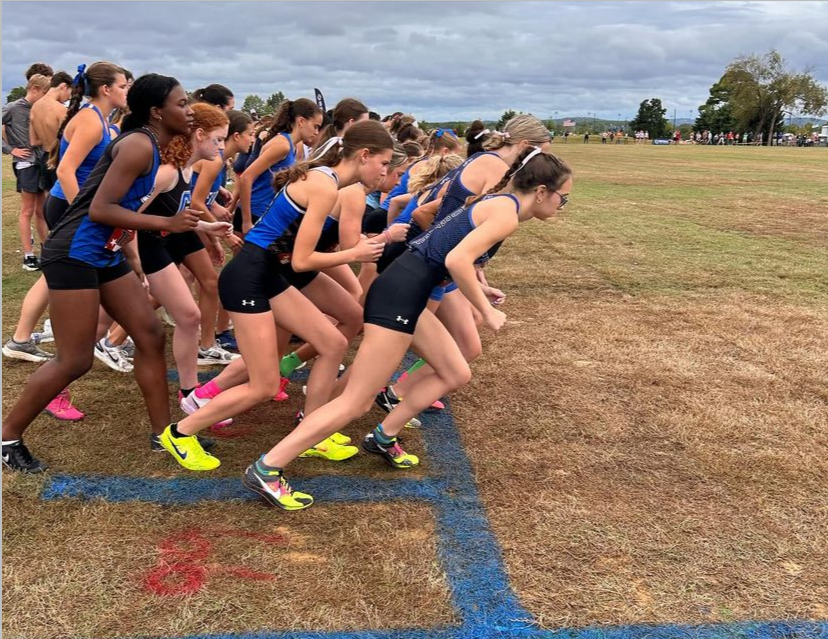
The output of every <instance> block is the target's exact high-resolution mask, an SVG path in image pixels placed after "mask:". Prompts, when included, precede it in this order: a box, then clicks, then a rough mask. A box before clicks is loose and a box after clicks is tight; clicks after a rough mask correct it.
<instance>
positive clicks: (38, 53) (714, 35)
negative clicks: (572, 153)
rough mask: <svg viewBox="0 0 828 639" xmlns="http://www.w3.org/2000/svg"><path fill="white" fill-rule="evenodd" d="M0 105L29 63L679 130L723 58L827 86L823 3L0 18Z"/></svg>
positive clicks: (311, 8) (107, 7) (71, 9)
mask: <svg viewBox="0 0 828 639" xmlns="http://www.w3.org/2000/svg"><path fill="white" fill-rule="evenodd" d="M2 18H3V27H2V29H3V96H4V97H3V100H4V101H5V94H6V93H7V92H8V91H9V90H10V89H11V88H12V87H14V86H17V85H20V84H22V83H23V72H24V70H25V69H26V67H27V66H28V65H29V64H30V63H31V62H33V61H35V60H38V61H41V60H42V61H46V62H49V63H50V64H51V65H53V66H54V68H55V69H65V70H68V71H70V72H72V73H73V74H74V70H75V68H76V67H77V65H78V64H80V63H82V62H86V63H91V62H94V61H95V60H98V59H108V60H111V61H113V62H117V63H119V64H121V65H123V66H125V67H127V68H129V69H131V70H132V71H133V72H135V73H136V75H139V74H141V73H144V72H149V71H152V72H157V73H163V74H166V75H173V76H175V77H177V78H178V79H179V80H180V81H181V83H182V84H183V85H184V86H185V87H186V88H187V89H191V90H192V89H196V88H198V87H201V86H204V85H206V84H209V83H211V82H219V83H222V84H226V85H227V86H229V87H230V88H231V89H232V90H233V92H234V93H235V94H236V96H237V98H238V99H239V105H241V100H242V99H243V98H244V97H245V96H246V95H247V94H249V93H258V94H260V95H262V96H263V97H265V98H266V97H267V96H268V95H270V94H271V93H274V92H276V91H282V92H283V93H284V94H285V95H287V96H288V97H291V98H295V97H301V96H308V97H313V87H319V88H320V89H322V91H323V92H324V94H325V97H326V99H327V101H328V103H329V104H331V105H332V104H333V103H334V102H336V100H338V99H340V98H342V97H345V96H349V95H352V96H355V97H358V98H360V99H362V100H363V101H364V102H365V103H366V104H368V105H369V107H370V108H371V109H373V110H375V111H378V112H379V113H381V114H383V115H384V114H387V113H390V112H392V111H397V110H401V111H407V112H411V113H413V114H414V115H416V116H417V117H419V118H421V119H425V120H430V121H438V120H447V119H455V118H456V119H473V118H475V117H482V118H497V117H499V116H500V114H501V113H502V112H503V111H504V110H506V109H515V110H522V111H526V112H531V113H534V114H535V115H537V116H539V117H542V118H547V117H565V116H575V115H585V114H588V113H597V115H598V117H606V118H609V119H615V118H617V117H618V115H619V114H621V115H622V117H624V118H626V117H631V116H632V115H634V114H635V112H636V111H637V108H638V104H639V103H640V102H641V101H642V100H644V99H647V98H651V97H658V98H661V99H662V101H663V103H664V106H665V107H667V108H668V109H669V112H668V115H670V116H672V115H673V109H676V111H677V115H678V117H679V118H683V117H690V115H691V111H692V112H693V113H695V109H696V108H697V107H698V105H700V104H702V103H704V101H705V100H706V99H707V95H708V89H709V87H710V85H711V84H712V83H713V82H715V81H716V80H717V79H718V78H719V77H720V76H721V75H722V73H723V71H724V69H725V67H726V66H727V64H728V63H729V62H730V61H731V60H733V59H734V58H735V57H737V56H739V55H742V54H748V53H764V52H766V51H768V50H769V49H770V48H771V47H775V48H777V49H778V50H779V51H780V52H781V53H782V55H783V56H784V57H785V58H786V60H787V61H788V63H789V65H790V66H791V67H793V68H795V69H798V70H801V69H804V68H805V67H808V66H811V67H813V74H814V76H815V77H816V78H817V80H818V81H820V82H821V83H823V84H826V85H828V36H826V31H825V25H826V24H828V2H318V3H316V2H313V3H312V2H302V3H300V2H3V5H2Z"/></svg>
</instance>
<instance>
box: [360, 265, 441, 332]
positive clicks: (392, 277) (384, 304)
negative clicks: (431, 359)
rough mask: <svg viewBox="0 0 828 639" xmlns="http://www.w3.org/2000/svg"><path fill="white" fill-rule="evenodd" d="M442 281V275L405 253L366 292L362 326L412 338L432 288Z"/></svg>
mask: <svg viewBox="0 0 828 639" xmlns="http://www.w3.org/2000/svg"><path fill="white" fill-rule="evenodd" d="M443 279H444V274H443V273H441V272H440V271H438V270H437V269H435V268H434V267H432V266H429V265H428V264H426V262H425V261H424V260H423V259H422V258H420V257H419V256H417V255H415V254H414V253H411V252H410V251H406V252H405V253H403V254H402V255H400V257H398V258H397V259H396V260H394V263H393V264H391V265H390V266H389V267H388V268H387V269H385V271H384V272H383V273H382V274H381V275H380V276H379V277H378V278H377V279H376V280H374V283H373V284H371V288H369V289H368V297H367V298H366V299H365V323H366V324H375V325H376V326H382V327H383V328H387V329H389V330H392V331H397V332H399V333H407V334H409V335H413V334H414V329H415V328H417V320H418V319H419V318H420V315H421V314H422V312H423V311H424V310H425V307H426V304H428V298H429V295H430V294H431V291H432V289H433V288H434V287H435V286H436V285H437V284H439V283H440V282H441V281H443Z"/></svg>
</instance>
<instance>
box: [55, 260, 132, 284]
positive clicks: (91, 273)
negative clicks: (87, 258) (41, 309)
mask: <svg viewBox="0 0 828 639" xmlns="http://www.w3.org/2000/svg"><path fill="white" fill-rule="evenodd" d="M42 268H43V275H44V276H45V277H46V285H47V286H48V287H49V288H50V289H51V290H53V291H70V290H82V289H90V288H100V287H101V285H103V284H106V283H107V282H112V281H114V280H117V279H119V278H121V277H123V276H124V275H127V274H129V273H132V272H133V271H132V268H131V267H130V265H129V263H128V262H127V261H126V260H124V261H123V262H121V263H120V264H116V265H115V266H105V267H102V268H97V267H95V266H91V265H89V264H86V263H84V262H81V261H80V260H76V259H73V258H71V257H64V258H62V259H59V260H55V261H54V262H48V263H46V264H44V265H43V267H42Z"/></svg>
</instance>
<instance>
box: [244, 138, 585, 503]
mask: <svg viewBox="0 0 828 639" xmlns="http://www.w3.org/2000/svg"><path fill="white" fill-rule="evenodd" d="M571 186H572V180H571V174H570V170H569V168H568V167H567V166H566V165H565V164H564V163H563V162H562V161H561V160H559V159H558V158H556V157H555V156H553V155H549V154H547V153H542V152H541V150H540V149H539V148H538V149H533V148H527V149H525V150H524V151H523V152H522V153H521V154H520V155H519V156H518V157H517V158H516V160H515V162H514V164H513V165H512V167H511V168H510V169H509V170H508V172H507V173H506V175H505V176H504V177H503V179H502V180H501V181H500V182H499V183H498V184H496V185H494V187H493V188H492V189H491V190H490V193H489V194H488V195H486V196H483V197H481V198H478V199H477V200H476V201H475V202H473V203H472V204H471V205H469V206H467V207H463V208H461V209H458V210H456V211H454V212H453V213H452V214H451V215H448V216H447V217H446V218H444V220H443V221H442V222H441V223H440V224H437V225H435V226H434V227H433V228H431V229H429V231H428V232H426V233H424V234H423V235H421V236H420V237H418V238H416V239H415V240H413V241H412V242H411V250H410V251H409V252H407V253H405V254H403V255H402V256H400V258H399V259H397V260H396V261H395V262H394V263H393V264H392V265H391V266H390V267H389V268H388V269H387V270H386V271H385V272H383V274H382V275H380V277H379V278H378V279H377V281H376V282H375V283H374V285H373V286H372V287H371V290H370V292H369V294H368V299H367V301H366V304H365V333H364V337H363V340H362V343H361V344H360V347H359V350H358V351H357V354H356V358H355V360H354V363H353V365H352V366H351V368H350V375H349V376H348V379H347V382H346V383H345V385H344V388H343V389H342V390H341V394H340V395H339V396H338V397H337V398H336V399H333V400H331V401H330V402H329V403H328V404H326V405H324V406H322V407H321V408H319V409H318V410H316V411H314V412H313V413H312V414H310V415H308V416H307V417H306V418H305V419H304V421H302V423H301V424H299V426H298V427H297V428H295V429H294V430H293V431H292V432H291V433H290V434H288V435H287V436H286V437H285V438H284V439H282V441H280V442H279V443H278V444H277V445H276V446H275V447H274V448H273V449H271V450H270V451H269V452H268V453H267V454H266V455H264V456H262V458H261V459H259V461H257V462H256V463H255V464H254V465H253V466H251V467H249V468H248V469H247V471H246V473H245V480H244V481H245V485H246V486H247V487H248V488H250V489H251V490H253V491H254V492H256V493H258V494H260V495H261V496H263V497H264V498H265V499H266V500H267V501H268V502H269V503H270V504H272V505H274V506H277V507H281V508H285V503H284V501H283V499H282V495H283V494H284V491H285V488H284V487H285V486H286V482H284V468H285V467H286V466H287V465H288V464H289V463H290V462H291V461H292V460H293V459H295V458H296V457H297V456H298V455H299V454H300V453H301V452H302V451H303V450H305V449H306V448H307V446H309V445H312V444H313V442H315V441H318V440H320V439H323V438H324V437H326V436H327V435H328V434H330V433H332V432H335V431H336V430H338V429H340V428H342V427H343V426H345V425H346V424H348V423H349V422H351V421H353V420H355V419H357V418H359V417H360V416H362V415H363V414H365V412H367V410H368V409H369V408H370V406H371V403H372V398H373V397H374V394H375V392H376V388H377V387H378V386H379V385H380V384H383V383H384V381H385V380H386V379H388V378H390V376H391V375H392V373H393V372H394V370H395V369H396V368H397V366H398V365H399V362H400V361H401V360H402V358H403V357H404V355H405V353H406V351H407V350H408V349H409V348H411V349H413V350H414V351H415V352H418V353H419V354H420V355H422V356H423V357H425V358H426V359H427V360H428V361H429V362H431V364H432V366H433V372H431V373H430V374H429V375H428V376H427V377H425V378H423V379H422V380H421V383H420V384H418V385H417V386H416V387H415V388H414V389H413V391H412V393H411V394H410V396H409V397H407V398H406V401H405V402H404V403H401V404H400V405H399V406H397V407H396V408H395V409H394V411H393V412H392V413H391V414H390V415H389V416H388V418H387V419H386V420H385V421H384V422H383V423H381V424H379V425H378V426H377V427H376V428H375V429H374V430H373V431H372V432H371V433H369V434H368V435H367V436H366V437H365V439H364V441H363V444H362V446H363V448H364V449H365V450H366V451H367V452H370V453H373V454H376V455H379V456H381V457H382V458H383V459H384V460H385V461H387V462H388V463H389V464H390V465H391V466H392V467H394V468H399V469H407V468H412V467H414V466H416V465H417V464H418V463H419V459H418V458H417V457H416V456H415V455H412V454H409V453H407V452H405V451H404V450H403V449H402V447H401V446H400V443H399V440H398V438H397V435H398V434H399V432H400V431H401V430H402V428H403V426H404V425H405V423H406V422H407V421H408V420H409V419H410V418H411V417H413V416H414V415H416V414H417V413H418V412H420V411H421V410H423V409H425V408H426V407H428V406H429V405H430V404H431V402H433V401H434V399H436V398H437V397H440V396H441V395H443V394H445V393H447V392H450V391H452V390H455V389H457V388H460V387H461V386H463V385H464V384H466V383H467V382H468V381H469V379H470V377H471V373H470V370H469V365H468V363H467V362H466V360H465V358H464V357H463V354H462V353H461V352H460V350H459V348H458V346H457V343H456V342H455V341H454V340H453V339H452V337H451V335H450V334H449V333H448V331H447V330H446V328H445V326H443V325H442V324H441V323H440V322H439V320H437V318H436V317H434V315H433V314H432V313H431V312H430V311H429V310H427V309H426V304H427V302H428V297H429V294H430V293H431V289H432V288H433V287H434V286H435V285H437V284H439V283H440V282H443V281H445V280H447V279H452V280H453V281H455V282H457V284H458V286H459V287H460V290H461V291H462V293H463V294H464V295H467V296H468V298H469V299H470V300H471V303H473V304H474V306H475V308H477V309H478V311H479V312H480V313H481V315H482V316H483V318H484V321H485V323H486V325H487V326H489V327H490V328H491V329H492V330H494V331H497V330H499V329H500V328H501V327H502V326H503V324H504V322H505V320H506V316H505V315H504V314H503V313H502V312H501V311H499V310H498V309H496V308H493V307H492V305H491V304H490V303H489V302H488V300H487V299H486V297H485V296H484V295H483V293H482V291H481V290H480V286H479V284H478V281H477V277H476V275H475V270H476V265H477V264H479V263H480V262H482V261H485V260H487V259H488V258H489V255H488V251H489V250H490V249H491V247H492V246H494V245H496V244H499V243H501V242H503V240H505V239H506V238H507V237H508V236H509V235H511V234H512V233H514V232H515V231H516V230H517V228H518V225H519V223H520V222H525V221H527V220H530V219H533V218H536V219H538V220H542V221H545V220H549V219H551V218H553V217H554V216H555V215H556V214H557V212H558V209H559V208H560V205H561V196H562V195H563V196H567V195H568V194H569V191H570V189H571ZM261 477H266V478H267V480H266V481H261V479H260V478H261ZM300 495H301V496H300ZM293 497H294V501H295V502H296V503H291V506H292V508H294V509H297V510H298V509H301V508H307V507H308V506H310V505H311V504H312V503H313V498H312V497H311V496H310V495H307V494H300V493H295V492H294V493H293Z"/></svg>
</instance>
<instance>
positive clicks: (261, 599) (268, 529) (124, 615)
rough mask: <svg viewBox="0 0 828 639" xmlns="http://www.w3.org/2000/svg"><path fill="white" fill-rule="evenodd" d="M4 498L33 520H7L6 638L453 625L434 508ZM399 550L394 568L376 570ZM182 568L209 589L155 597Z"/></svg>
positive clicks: (7, 505)
mask: <svg viewBox="0 0 828 639" xmlns="http://www.w3.org/2000/svg"><path fill="white" fill-rule="evenodd" d="M4 479H5V474H4ZM4 483H5V482H4ZM10 492H11V494H9V493H10ZM4 502H5V503H4V506H5V508H7V509H9V510H10V511H12V512H13V513H14V512H18V513H19V512H20V511H22V510H23V509H24V508H25V509H26V511H27V512H28V516H25V517H24V516H9V515H7V517H6V520H5V522H4V526H3V583H4V611H3V612H4V614H3V634H4V635H6V633H8V636H10V637H27V638H30V639H58V638H61V639H62V638H74V637H100V638H109V637H135V636H176V635H192V634H197V633H199V634H200V633H205V634H206V633H224V634H226V633H230V632H238V631H240V630H244V631H251V632H253V631H259V630H274V629H295V630H299V629H306V630H342V629H354V630H356V629H360V628H402V627H412V626H413V627H430V626H434V625H440V624H445V623H451V622H452V621H454V618H453V612H452V609H451V605H450V603H449V599H448V590H447V586H446V583H445V579H444V577H443V575H442V572H441V569H440V567H439V564H438V563H437V561H436V549H435V534H434V523H433V519H432V517H431V513H430V511H429V509H428V508H427V507H425V506H419V505H411V504H407V505H406V506H405V508H400V507H399V505H398V504H375V505H363V506H356V505H336V506H335V505H327V506H325V505H323V506H321V507H317V508H313V509H312V510H310V511H308V512H306V513H304V514H303V515H302V516H300V517H290V516H288V517H285V516H280V515H279V514H278V513H274V512H272V511H265V510H264V509H262V508H261V507H260V506H259V505H257V504H250V503H241V502H222V503H210V504H204V505H199V506H191V507H178V506H176V507H165V506H159V505H153V504H143V503H128V504H108V503H104V502H100V501H96V502H81V501H77V500H64V501H60V502H42V503H39V504H37V507H36V508H35V509H32V503H31V500H30V499H29V498H28V497H22V496H19V495H17V494H15V493H14V492H13V491H6V495H5V497H4ZM240 533H241V534H242V535H247V536H238V535H239V534H240ZM188 535H189V537H190V541H189V542H188V541H187V536H188ZM182 538H183V539H182ZM171 539H172V540H173V541H172V542H170V541H169V540H171ZM165 540H167V543H166V544H165ZM208 545H209V547H208ZM200 550H203V552H201V553H199V552H198V551H200ZM193 551H196V553H195V555H196V557H195V558H194V559H190V558H189V557H190V555H192V554H193ZM390 553H393V554H394V561H388V560H378V559H380V557H381V555H383V554H385V555H386V556H387V555H388V554H390ZM181 566H184V568H180V567H181ZM186 566H196V568H194V569H191V571H190V573H189V574H193V573H195V575H196V576H198V577H200V578H202V579H203V585H202V587H201V588H200V589H199V590H198V591H196V592H195V593H193V594H190V595H187V596H185V595H170V596H166V595H163V596H162V595H159V594H156V593H155V592H153V590H152V584H154V583H156V581H155V580H154V577H156V578H157V577H159V575H162V574H164V572H166V569H172V570H176V569H177V570H184V571H186V570H188V568H186ZM240 575H241V576H240ZM245 575H248V577H247V578H245ZM250 575H252V576H254V577H255V578H250V577H249V576H250ZM161 583H162V584H164V585H165V586H167V587H169V588H171V589H172V588H173V587H175V586H178V585H180V584H182V583H184V580H183V579H180V580H179V579H176V577H175V573H173V575H168V576H166V577H163V578H161ZM390 593H393V595H391V594H390Z"/></svg>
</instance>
